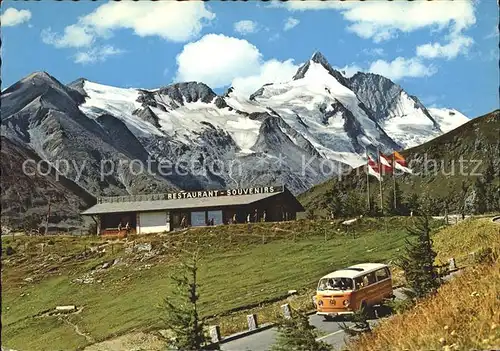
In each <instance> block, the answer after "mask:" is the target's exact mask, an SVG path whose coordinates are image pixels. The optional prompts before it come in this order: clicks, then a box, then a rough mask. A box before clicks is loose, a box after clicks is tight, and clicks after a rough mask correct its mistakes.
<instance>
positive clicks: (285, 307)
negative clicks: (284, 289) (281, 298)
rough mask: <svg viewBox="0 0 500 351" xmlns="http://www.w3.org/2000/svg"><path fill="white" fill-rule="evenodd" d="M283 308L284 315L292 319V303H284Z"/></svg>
mask: <svg viewBox="0 0 500 351" xmlns="http://www.w3.org/2000/svg"><path fill="white" fill-rule="evenodd" d="M281 310H282V311H283V316H284V317H285V319H291V318H292V311H291V310H290V305H289V304H287V303H286V304H284V305H281Z"/></svg>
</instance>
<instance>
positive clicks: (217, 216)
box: [207, 210, 224, 225]
mask: <svg viewBox="0 0 500 351" xmlns="http://www.w3.org/2000/svg"><path fill="white" fill-rule="evenodd" d="M207 218H208V221H209V222H210V220H212V219H213V220H214V225H218V224H224V222H223V219H222V211H220V210H219V211H208V216H207Z"/></svg>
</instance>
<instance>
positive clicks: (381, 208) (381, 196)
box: [377, 149, 384, 216]
mask: <svg viewBox="0 0 500 351" xmlns="http://www.w3.org/2000/svg"><path fill="white" fill-rule="evenodd" d="M377 154H378V169H379V172H380V178H379V180H378V184H379V187H380V211H382V216H384V198H383V195H382V174H383V172H382V162H381V161H380V151H379V150H378V149H377Z"/></svg>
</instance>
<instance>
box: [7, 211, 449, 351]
mask: <svg viewBox="0 0 500 351" xmlns="http://www.w3.org/2000/svg"><path fill="white" fill-rule="evenodd" d="M412 220H413V219H411V218H396V217H395V218H389V219H387V222H386V224H387V231H386V229H385V228H386V225H385V224H384V223H383V221H382V220H375V219H362V220H361V221H359V222H358V223H356V224H355V225H353V226H352V228H351V229H350V230H349V232H345V229H344V228H342V225H340V223H339V222H338V221H308V220H301V221H294V222H285V223H263V224H258V225H253V226H252V227H251V228H250V229H249V228H248V227H247V226H246V225H234V226H230V227H228V226H225V227H212V228H197V229H191V230H189V231H187V232H184V233H177V234H175V233H174V234H172V233H169V234H162V235H149V236H142V237H136V238H128V239H127V240H116V241H111V240H108V241H106V240H103V239H102V238H98V237H81V238H77V237H67V236H66V237H65V236H57V237H14V238H13V237H3V238H2V285H3V294H2V327H3V328H2V344H3V345H4V346H7V347H11V348H16V349H20V350H54V349H77V348H83V347H85V346H86V345H89V344H92V343H94V342H98V341H102V340H106V339H109V338H112V337H114V336H117V335H121V334H124V333H127V332H130V331H148V330H155V329H161V328H162V321H161V316H162V313H163V312H162V308H161V305H162V301H163V299H164V298H165V297H166V296H167V295H168V294H169V293H170V292H171V289H172V285H171V281H170V280H169V276H170V275H171V274H172V273H173V272H175V271H176V269H177V267H178V263H179V259H180V257H181V255H182V252H183V250H193V249H195V248H198V249H199V250H200V255H201V260H200V263H199V280H200V288H199V289H200V294H201V313H202V315H204V316H206V317H210V319H209V320H208V322H209V324H213V323H217V324H220V325H221V328H222V333H223V335H227V334H228V333H230V332H234V331H238V330H241V329H243V328H244V327H245V325H246V322H245V314H246V313H247V312H248V311H259V320H260V322H261V323H262V322H265V321H266V320H267V319H272V318H273V317H272V316H273V313H272V311H274V310H276V305H272V304H271V303H270V302H269V301H273V300H274V301H278V300H280V299H285V297H286V294H287V291H288V290H290V289H295V290H298V292H299V294H300V296H298V297H296V298H295V302H294V303H295V304H299V305H302V306H303V308H304V309H308V308H310V307H311V306H310V305H308V303H309V301H310V296H311V292H312V289H313V288H314V286H315V285H316V282H317V280H318V279H319V278H320V277H321V276H322V275H324V274H326V273H328V272H330V271H333V270H335V269H337V268H341V267H343V266H347V265H351V264H355V263H360V262H367V261H372V262H373V261H375V262H388V261H390V260H391V259H393V258H394V257H395V256H396V255H397V254H398V251H399V250H400V249H401V248H402V247H403V246H404V240H405V238H406V231H405V226H407V225H410V224H411V221H412ZM435 225H436V226H437V225H439V223H435ZM140 243H150V244H151V251H141V252H137V251H134V252H130V250H131V248H132V247H134V246H136V245H137V244H140ZM41 244H45V245H44V247H43V252H42V247H41ZM8 246H10V247H12V248H13V249H14V251H15V252H14V254H11V255H7V254H6V248H7V247H8ZM99 246H101V249H102V248H104V249H105V252H100V253H99V252H96V251H97V250H96V248H97V247H99ZM115 259H118V260H119V262H118V263H117V264H115V265H113V266H111V267H109V268H107V269H93V268H95V267H101V266H102V264H103V263H105V262H111V261H112V260H115ZM92 272H93V273H92ZM85 277H91V279H93V283H89V284H83V283H78V282H75V279H77V278H80V279H83V278H85ZM266 302H268V303H266ZM69 304H72V305H76V306H78V307H79V311H78V313H74V314H68V315H60V316H46V315H43V312H44V311H47V310H51V309H54V308H55V306H57V305H69ZM267 305H269V306H268V308H267V310H266V306H267ZM238 309H239V310H241V311H240V312H238V311H237V310H238ZM235 310H236V311H235ZM231 311H234V312H231ZM242 311H244V312H242ZM55 340H57V341H55Z"/></svg>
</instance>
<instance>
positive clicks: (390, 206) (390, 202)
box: [385, 183, 404, 215]
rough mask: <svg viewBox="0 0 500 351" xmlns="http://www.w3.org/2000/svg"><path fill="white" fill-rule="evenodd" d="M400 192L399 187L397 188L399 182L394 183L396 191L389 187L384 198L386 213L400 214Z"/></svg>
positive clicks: (401, 208)
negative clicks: (389, 189) (387, 193)
mask: <svg viewBox="0 0 500 351" xmlns="http://www.w3.org/2000/svg"><path fill="white" fill-rule="evenodd" d="M394 193H396V196H395V197H396V207H394ZM401 199H402V194H401V189H400V188H399V184H398V183H396V191H394V189H391V191H390V192H389V196H387V197H386V200H385V208H386V213H390V214H392V215H400V214H401V213H402V212H403V207H404V206H403V204H402V203H401Z"/></svg>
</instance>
